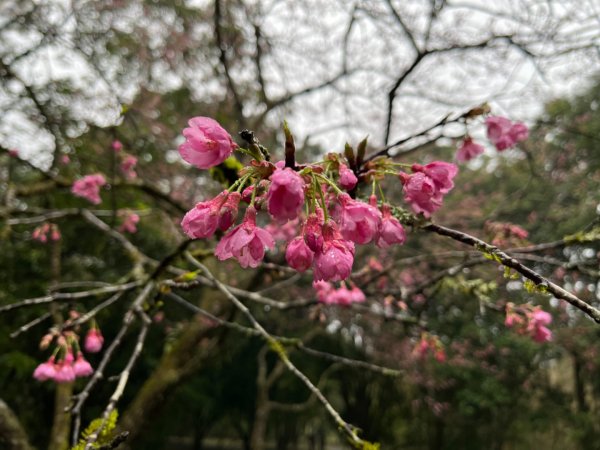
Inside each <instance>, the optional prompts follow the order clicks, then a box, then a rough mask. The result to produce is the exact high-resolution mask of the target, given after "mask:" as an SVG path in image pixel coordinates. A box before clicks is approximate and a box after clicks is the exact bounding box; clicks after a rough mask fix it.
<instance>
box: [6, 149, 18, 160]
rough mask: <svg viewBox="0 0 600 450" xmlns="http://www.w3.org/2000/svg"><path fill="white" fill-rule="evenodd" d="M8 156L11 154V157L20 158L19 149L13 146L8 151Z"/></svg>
mask: <svg viewBox="0 0 600 450" xmlns="http://www.w3.org/2000/svg"><path fill="white" fill-rule="evenodd" d="M8 156H10V157H11V158H19V150H17V149H16V148H12V149H10V150H9V151H8Z"/></svg>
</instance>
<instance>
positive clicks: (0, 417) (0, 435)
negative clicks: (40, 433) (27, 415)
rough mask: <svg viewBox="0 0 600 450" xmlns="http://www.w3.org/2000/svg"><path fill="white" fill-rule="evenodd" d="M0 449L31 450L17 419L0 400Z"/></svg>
mask: <svg viewBox="0 0 600 450" xmlns="http://www.w3.org/2000/svg"><path fill="white" fill-rule="evenodd" d="M0 448H3V449H6V450H33V447H31V445H29V441H28V439H27V434H26V433H25V430H23V427H21V423H20V422H19V419H18V418H17V416H16V415H15V414H14V413H13V411H12V410H11V409H10V408H9V407H8V405H7V404H6V403H4V401H3V400H2V399H0Z"/></svg>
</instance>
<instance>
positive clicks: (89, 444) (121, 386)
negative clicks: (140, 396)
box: [85, 284, 151, 450]
mask: <svg viewBox="0 0 600 450" xmlns="http://www.w3.org/2000/svg"><path fill="white" fill-rule="evenodd" d="M148 286H151V285H150V284H149V285H148ZM138 314H139V315H140V316H141V317H142V328H141V330H140V333H139V334H138V338H137V341H136V343H135V347H134V349H133V352H132V353H131V356H130V358H129V361H127V365H126V366H125V368H124V369H123V371H122V372H121V374H120V375H119V381H118V382H117V387H116V388H115V390H114V392H113V394H112V395H111V397H110V400H109V402H108V405H106V408H105V409H104V412H103V413H102V423H101V424H100V426H99V427H98V428H96V429H95V430H94V432H93V433H92V434H90V435H89V436H88V438H87V441H86V444H85V450H89V449H91V448H93V444H94V443H95V442H96V441H97V440H98V437H99V436H100V433H101V432H102V430H103V429H104V426H105V425H106V421H107V420H108V418H109V416H110V413H111V412H112V411H113V410H114V409H115V406H116V405H117V402H118V401H119V400H120V399H121V397H122V396H123V393H124V392H125V386H127V382H128V381H129V376H130V375H131V369H132V368H133V366H134V364H135V362H136V361H137V359H138V357H139V356H140V354H141V353H142V349H143V348H144V341H145V340H146V335H147V333H148V327H149V326H150V323H151V321H150V318H148V316H146V314H145V313H144V312H143V311H141V310H140V311H138Z"/></svg>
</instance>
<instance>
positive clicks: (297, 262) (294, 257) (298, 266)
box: [285, 236, 315, 272]
mask: <svg viewBox="0 0 600 450" xmlns="http://www.w3.org/2000/svg"><path fill="white" fill-rule="evenodd" d="M314 257H315V254H314V253H313V251H312V250H311V249H310V248H309V247H308V245H306V242H305V241H304V238H303V237H301V236H298V237H297V238H294V239H293V240H292V241H291V242H290V243H289V244H288V246H287V249H286V251H285V260H286V261H287V263H288V264H289V266H290V267H291V268H292V269H294V270H297V271H298V272H304V271H306V270H307V269H308V268H309V267H310V266H311V265H312V262H313V259H314Z"/></svg>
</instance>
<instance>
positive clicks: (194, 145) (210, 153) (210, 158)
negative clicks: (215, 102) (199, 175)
mask: <svg viewBox="0 0 600 450" xmlns="http://www.w3.org/2000/svg"><path fill="white" fill-rule="evenodd" d="M188 125H189V127H188V128H184V130H183V135H184V136H185V138H186V141H185V142H184V143H183V144H181V145H180V146H179V154H180V155H181V157H182V158H183V159H184V160H185V161H187V162H189V163H190V164H192V165H194V166H196V167H198V168H199V169H209V168H211V167H214V166H216V165H219V164H221V163H222V162H223V161H225V160H226V159H227V158H228V157H229V156H230V155H231V153H232V152H233V150H234V149H235V148H236V147H237V144H236V143H235V142H233V140H232V139H231V136H230V135H229V133H227V131H225V130H224V129H223V128H222V127H221V125H219V123H218V122H217V121H215V120H213V119H211V118H209V117H193V118H192V119H190V120H189V121H188Z"/></svg>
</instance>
